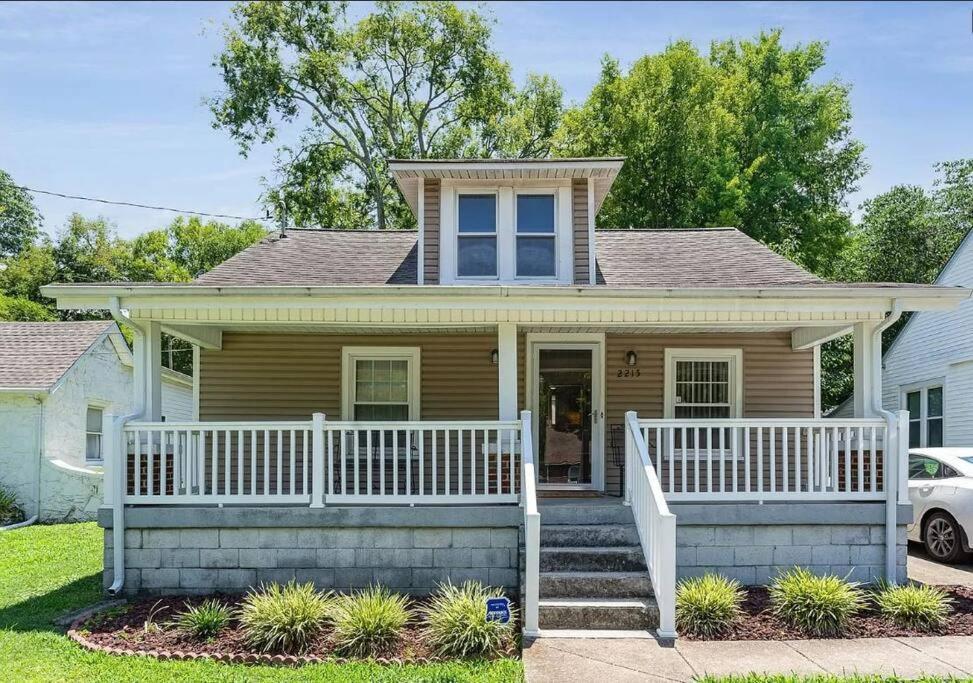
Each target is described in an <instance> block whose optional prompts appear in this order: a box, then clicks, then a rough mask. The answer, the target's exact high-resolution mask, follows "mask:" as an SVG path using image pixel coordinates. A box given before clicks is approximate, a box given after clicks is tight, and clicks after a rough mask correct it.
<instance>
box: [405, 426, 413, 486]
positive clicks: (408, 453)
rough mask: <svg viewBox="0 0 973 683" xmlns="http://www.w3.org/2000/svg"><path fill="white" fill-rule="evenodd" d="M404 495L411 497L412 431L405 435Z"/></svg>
mask: <svg viewBox="0 0 973 683" xmlns="http://www.w3.org/2000/svg"><path fill="white" fill-rule="evenodd" d="M405 495H407V496H411V495H412V431H411V430H410V431H406V433H405Z"/></svg>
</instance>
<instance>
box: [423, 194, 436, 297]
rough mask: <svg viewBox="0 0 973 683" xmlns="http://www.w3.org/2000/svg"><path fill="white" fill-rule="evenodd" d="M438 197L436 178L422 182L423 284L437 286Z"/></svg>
mask: <svg viewBox="0 0 973 683" xmlns="http://www.w3.org/2000/svg"><path fill="white" fill-rule="evenodd" d="M439 196H440V181H439V179H438V178H426V179H425V180H424V181H423V237H422V239H423V242H424V244H423V251H424V252H425V253H424V254H420V258H421V259H422V263H421V266H420V267H421V268H422V269H423V271H422V272H423V278H424V282H425V284H427V285H437V284H439V227H440V226H439V209H440V207H439Z"/></svg>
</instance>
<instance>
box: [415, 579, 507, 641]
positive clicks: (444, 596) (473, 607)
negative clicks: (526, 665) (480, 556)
mask: <svg viewBox="0 0 973 683" xmlns="http://www.w3.org/2000/svg"><path fill="white" fill-rule="evenodd" d="M502 596H503V592H502V591H498V590H496V589H493V588H489V587H486V586H484V585H483V584H482V583H480V582H478V581H467V582H466V583H464V584H462V585H461V586H454V585H453V584H452V583H444V584H440V586H439V589H438V590H437V591H436V593H435V594H434V595H433V596H432V598H431V599H430V601H429V603H428V604H427V605H426V606H425V607H424V608H423V609H422V610H421V613H422V616H423V617H424V619H425V622H426V625H425V628H424V629H423V633H424V635H425V638H426V641H427V642H428V643H429V645H430V646H431V647H432V649H433V650H434V651H435V652H436V654H438V655H440V656H442V657H492V656H495V655H498V654H500V653H503V652H505V651H507V650H508V649H509V648H510V647H511V646H512V644H513V642H514V624H515V623H516V618H517V614H516V611H515V610H514V609H513V608H511V609H510V621H508V622H507V623H506V624H503V623H501V622H499V621H490V620H488V619H487V608H486V605H487V599H488V598H493V597H502Z"/></svg>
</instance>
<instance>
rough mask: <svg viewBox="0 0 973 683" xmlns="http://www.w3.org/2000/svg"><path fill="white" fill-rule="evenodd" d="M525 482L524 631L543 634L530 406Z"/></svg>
mask: <svg viewBox="0 0 973 683" xmlns="http://www.w3.org/2000/svg"><path fill="white" fill-rule="evenodd" d="M520 444H521V449H520V450H521V468H520V475H521V484H520V501H521V505H523V506H524V550H525V555H526V558H525V560H526V561H525V572H524V574H525V575H524V635H525V636H528V637H536V636H538V635H540V614H539V613H540V606H539V604H538V603H539V599H540V595H539V594H540V564H541V548H540V546H541V513H540V512H538V511H537V474H536V471H535V467H534V430H533V425H532V423H531V414H530V411H529V410H524V411H521V413H520Z"/></svg>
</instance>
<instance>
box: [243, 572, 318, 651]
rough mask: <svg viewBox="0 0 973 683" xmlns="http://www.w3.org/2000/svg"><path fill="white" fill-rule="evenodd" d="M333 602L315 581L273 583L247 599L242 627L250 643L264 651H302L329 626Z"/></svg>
mask: <svg viewBox="0 0 973 683" xmlns="http://www.w3.org/2000/svg"><path fill="white" fill-rule="evenodd" d="M332 602H333V599H332V597H331V594H330V593H321V592H320V591H318V590H317V589H315V588H314V584H312V583H304V584H298V583H297V582H295V581H290V582H289V583H288V584H287V585H286V586H281V585H280V584H278V583H272V584H269V585H266V586H262V587H261V588H260V589H259V590H257V591H254V592H252V593H250V594H249V595H247V597H246V598H245V599H244V601H243V605H242V606H241V607H240V614H239V619H240V627H241V629H242V631H243V635H244V637H245V638H246V641H247V643H249V644H250V645H251V646H252V647H254V648H256V649H257V650H259V651H261V652H282V653H286V654H299V653H302V652H304V651H306V650H307V649H308V647H310V645H311V644H312V643H313V642H314V639H315V638H316V637H317V636H318V635H319V634H320V633H321V631H322V630H323V629H324V627H325V626H326V625H327V623H328V621H329V615H330V610H331V604H332Z"/></svg>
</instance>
